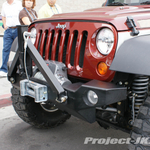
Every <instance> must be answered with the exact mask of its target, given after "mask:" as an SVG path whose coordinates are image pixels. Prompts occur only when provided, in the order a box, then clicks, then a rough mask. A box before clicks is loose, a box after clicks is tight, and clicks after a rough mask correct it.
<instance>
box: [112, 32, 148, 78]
mask: <svg viewBox="0 0 150 150" xmlns="http://www.w3.org/2000/svg"><path fill="white" fill-rule="evenodd" d="M110 70H113V71H119V72H125V73H131V74H141V75H148V76H150V35H144V36H138V37H135V38H132V39H129V40H127V41H125V42H124V43H123V44H122V45H121V46H120V48H119V49H118V51H117V52H116V54H115V57H114V60H113V62H112V64H111V66H110Z"/></svg>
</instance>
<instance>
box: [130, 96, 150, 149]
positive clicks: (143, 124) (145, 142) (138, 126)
mask: <svg viewBox="0 0 150 150" xmlns="http://www.w3.org/2000/svg"><path fill="white" fill-rule="evenodd" d="M138 141H140V142H138ZM128 149H129V150H150V97H149V96H148V97H147V99H146V101H145V102H144V104H143V105H142V106H141V107H140V110H139V113H138V116H137V118H136V119H135V121H134V124H133V128H132V131H131V144H130V145H129V147H128Z"/></svg>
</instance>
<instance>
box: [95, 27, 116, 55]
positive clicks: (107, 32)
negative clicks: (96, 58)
mask: <svg viewBox="0 0 150 150" xmlns="http://www.w3.org/2000/svg"><path fill="white" fill-rule="evenodd" d="M114 44H115V35H114V32H113V31H112V30H111V29H110V28H108V27H103V28H101V29H100V30H99V31H98V33H97V35H96V48H97V50H98V51H99V52H100V53H101V54H102V55H105V56H107V55H108V54H110V53H111V51H112V49H113V47H114Z"/></svg>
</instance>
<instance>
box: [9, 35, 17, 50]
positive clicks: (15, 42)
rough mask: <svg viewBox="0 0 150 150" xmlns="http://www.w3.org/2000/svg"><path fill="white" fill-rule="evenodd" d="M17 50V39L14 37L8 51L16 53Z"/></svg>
mask: <svg viewBox="0 0 150 150" xmlns="http://www.w3.org/2000/svg"><path fill="white" fill-rule="evenodd" d="M17 50H18V37H16V38H15V39H14V41H13V43H12V45H11V48H10V51H12V52H16V51H17Z"/></svg>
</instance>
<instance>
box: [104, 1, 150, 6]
mask: <svg viewBox="0 0 150 150" xmlns="http://www.w3.org/2000/svg"><path fill="white" fill-rule="evenodd" d="M125 5H126V6H127V5H129V6H136V5H150V1H147V0H107V1H106V3H105V5H104V6H125Z"/></svg>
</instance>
